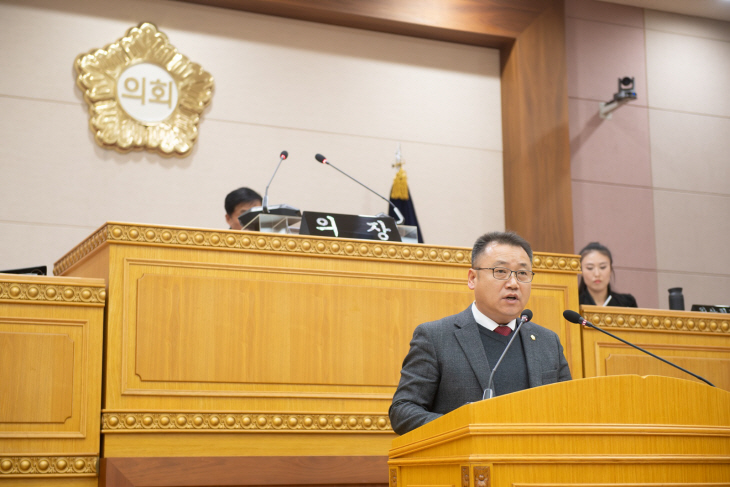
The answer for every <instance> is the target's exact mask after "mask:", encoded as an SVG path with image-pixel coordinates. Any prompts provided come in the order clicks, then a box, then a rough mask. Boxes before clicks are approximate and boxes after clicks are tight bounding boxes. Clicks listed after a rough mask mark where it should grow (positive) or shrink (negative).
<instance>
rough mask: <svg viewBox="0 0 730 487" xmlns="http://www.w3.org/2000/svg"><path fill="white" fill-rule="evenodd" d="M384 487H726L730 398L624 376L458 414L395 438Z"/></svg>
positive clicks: (557, 387) (529, 393)
mask: <svg viewBox="0 0 730 487" xmlns="http://www.w3.org/2000/svg"><path fill="white" fill-rule="evenodd" d="M388 464H389V470H390V476H389V479H390V487H416V486H418V487H423V486H429V487H447V486H448V487H507V486H531V487H533V486H552V487H556V486H561V487H563V486H581V487H585V486H601V487H606V486H632V487H634V486H659V485H662V486H666V485H671V486H675V487H679V486H693V485H695V486H709V485H711V486H721V485H722V486H727V485H730V392H727V391H724V390H722V389H718V388H713V387H710V386H707V385H705V384H701V383H697V382H692V381H687V380H682V379H675V378H668V377H656V376H648V377H639V376H635V375H624V376H614V377H597V378H590V379H581V380H574V381H570V382H561V383H558V384H553V385H548V386H543V387H539V388H536V389H529V390H525V391H521V392H517V393H514V394H509V395H506V396H501V397H497V398H494V399H489V400H487V401H481V402H478V403H473V404H469V405H466V406H463V407H461V408H459V409H457V410H456V411H453V412H451V413H450V414H447V415H445V416H443V417H441V418H439V419H437V420H435V421H433V422H431V423H428V424H426V425H424V426H422V427H420V428H418V429H416V430H414V431H412V432H410V433H408V434H406V435H403V436H401V437H399V438H397V439H395V440H394V441H393V443H392V448H391V450H390V455H389V461H388Z"/></svg>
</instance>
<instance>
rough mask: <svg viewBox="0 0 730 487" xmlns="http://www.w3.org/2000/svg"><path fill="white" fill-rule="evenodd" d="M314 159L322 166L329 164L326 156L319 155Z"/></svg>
mask: <svg viewBox="0 0 730 487" xmlns="http://www.w3.org/2000/svg"><path fill="white" fill-rule="evenodd" d="M314 158H315V159H317V160H318V161H319V162H321V163H322V164H327V158H326V157H325V156H323V155H322V154H317V155H316V156H314Z"/></svg>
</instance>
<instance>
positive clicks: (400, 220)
mask: <svg viewBox="0 0 730 487" xmlns="http://www.w3.org/2000/svg"><path fill="white" fill-rule="evenodd" d="M314 158H315V159H317V160H318V161H319V162H321V163H322V164H326V165H328V166H331V167H332V168H333V169H337V171H339V172H341V173H342V174H344V175H345V176H347V177H348V178H350V179H352V180H353V181H355V182H356V183H357V184H359V185H360V186H362V187H363V188H365V189H367V190H368V191H370V192H371V193H373V194H374V195H376V196H378V197H379V198H382V199H384V200H385V201H387V202H388V204H389V205H390V206H392V207H393V211H395V214H396V215H397V216H398V221H397V222H396V223H397V224H398V225H400V224H401V223H403V220H404V218H403V214H402V213H401V212H400V210H398V207H397V206H395V205H394V204H393V202H392V201H390V200H389V199H387V198H386V197H385V196H383V195H381V194H380V193H378V192H376V191H375V190H373V189H370V188H368V187H367V186H365V185H364V184H363V183H361V182H360V181H358V180H357V179H355V178H353V177H352V176H350V175H349V174H347V173H346V172H344V171H341V170H340V169H338V168H337V167H335V166H333V165H332V163H331V162H330V161H328V160H327V158H326V157H325V156H323V155H322V154H317V155H316V156H314Z"/></svg>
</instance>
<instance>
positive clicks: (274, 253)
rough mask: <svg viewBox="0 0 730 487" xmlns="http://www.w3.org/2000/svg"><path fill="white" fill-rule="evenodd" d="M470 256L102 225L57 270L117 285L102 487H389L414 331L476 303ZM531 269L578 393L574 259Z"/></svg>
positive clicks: (431, 249) (552, 257) (540, 258)
mask: <svg viewBox="0 0 730 487" xmlns="http://www.w3.org/2000/svg"><path fill="white" fill-rule="evenodd" d="M470 254H471V252H470V249H468V248H461V247H459V248H457V247H444V246H429V245H418V244H402V243H387V242H384V243H381V242H377V241H361V240H347V239H335V238H314V237H309V236H300V235H279V234H265V233H248V232H237V231H216V230H209V229H196V228H182V227H170V226H162V225H140V224H127V223H112V222H110V223H107V224H105V225H104V226H102V227H101V228H100V229H99V230H98V231H96V232H95V233H94V234H92V235H91V236H90V237H89V238H88V239H86V240H85V241H84V242H82V243H81V244H79V245H78V246H77V247H76V248H74V249H73V250H71V251H70V252H69V253H68V254H67V255H66V256H64V257H63V258H62V259H61V260H59V261H58V262H57V263H56V266H55V269H54V272H55V273H56V274H57V275H63V276H77V277H101V278H104V279H105V280H106V282H107V287H108V298H107V307H106V334H105V344H104V346H105V357H106V366H105V370H104V375H103V381H104V397H103V409H102V425H101V428H102V429H101V434H102V442H103V452H104V459H103V460H102V477H104V476H105V475H106V477H105V478H103V479H102V481H105V482H106V483H107V485H112V484H113V479H112V477H113V476H114V475H117V476H119V477H124V476H125V475H127V474H126V473H125V472H124V469H125V468H129V469H131V470H130V472H131V471H132V470H133V471H134V472H136V474H135V475H138V476H139V475H146V478H145V479H143V480H139V482H140V483H142V482H144V483H145V485H153V484H154V482H155V480H154V479H155V478H156V476H157V477H160V478H162V477H164V478H166V480H165V481H167V482H169V481H171V479H173V478H174V476H175V475H178V476H181V477H182V476H184V477H185V479H186V481H188V482H191V481H195V482H199V484H200V485H202V484H205V483H208V485H220V484H224V483H225V482H228V481H229V480H230V478H236V479H238V480H239V481H240V482H241V483H242V484H246V483H248V484H261V483H262V481H261V479H260V478H258V477H256V475H253V474H252V473H251V472H253V471H259V472H261V471H264V470H268V471H269V480H268V481H267V483H271V482H274V483H278V484H299V483H310V484H311V483H318V484H332V483H336V484H386V483H388V478H387V469H386V459H387V456H386V455H387V451H388V449H389V447H390V443H391V441H392V440H393V438H395V435H394V433H393V431H392V429H391V428H390V423H389V420H388V417H387V411H388V407H389V405H390V401H391V398H392V394H393V392H394V390H395V386H396V385H397V383H398V379H399V372H400V367H401V362H402V360H403V357H404V356H405V354H406V352H407V351H408V344H409V341H410V338H411V335H412V332H413V329H414V328H415V326H417V325H418V324H419V323H422V322H424V321H429V320H433V319H437V318H440V317H443V316H446V315H449V314H453V313H455V312H458V311H461V310H463V309H464V308H465V307H466V306H468V305H469V303H471V301H472V299H473V294H472V292H471V291H470V290H469V289H468V288H467V286H466V274H467V269H468V268H469V265H470V257H471V255H470ZM534 268H535V271H536V276H535V280H534V281H533V286H532V297H531V299H530V303H529V306H530V307H531V309H532V310H533V311H534V315H535V321H536V322H538V323H540V324H541V325H543V326H546V327H548V328H550V329H552V330H553V331H555V332H556V333H558V335H559V336H560V338H561V340H562V342H563V345H564V346H565V350H566V357H567V359H568V362H569V363H570V366H571V370H574V373H573V375H574V377H581V376H582V364H581V343H580V329H579V328H578V327H575V326H574V325H570V324H568V323H567V322H565V321H564V320H563V319H562V311H563V310H565V309H568V308H571V309H577V307H578V296H577V286H576V274H577V272H578V270H579V263H578V260H577V257H576V256H572V255H558V254H545V253H536V254H535V257H534ZM182 457H194V458H188V459H186V460H184V461H183V459H182ZM125 462H126V463H125ZM181 462H182V463H184V464H185V465H187V466H188V467H187V469H181V468H180V465H181ZM211 462H216V463H215V464H212V463H211ZM196 465H197V466H198V467H200V468H198V469H197V470H196V469H195V468H194V467H195V466H196ZM271 469H273V470H271ZM112 470H113V471H112ZM140 472H142V473H140ZM144 472H147V474H144ZM129 475H132V474H131V473H130V474H129ZM196 475H197V476H199V477H200V478H199V479H198V480H195V479H194V477H195V476H196ZM277 476H279V477H280V478H279V479H278V480H277V479H276V477H277ZM292 476H293V477H294V478H292ZM271 477H274V479H273V480H272V479H271ZM125 481H128V482H131V484H135V482H137V481H136V480H130V479H129V478H127V479H126V480H125ZM186 485H187V484H186Z"/></svg>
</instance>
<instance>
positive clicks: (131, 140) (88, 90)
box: [74, 22, 213, 156]
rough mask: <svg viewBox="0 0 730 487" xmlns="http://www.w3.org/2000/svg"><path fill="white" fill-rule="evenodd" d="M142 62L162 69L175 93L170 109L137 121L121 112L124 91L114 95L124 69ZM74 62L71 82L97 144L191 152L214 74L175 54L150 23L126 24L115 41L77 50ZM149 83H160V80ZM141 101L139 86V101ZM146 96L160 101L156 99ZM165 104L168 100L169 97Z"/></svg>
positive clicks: (123, 148)
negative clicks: (157, 116) (162, 114)
mask: <svg viewBox="0 0 730 487" xmlns="http://www.w3.org/2000/svg"><path fill="white" fill-rule="evenodd" d="M143 63H147V64H151V65H154V66H157V67H159V68H160V69H162V70H163V71H165V72H167V74H168V75H169V79H171V81H170V85H171V86H170V88H169V91H170V93H168V96H169V97H170V99H171V98H172V93H171V92H172V91H173V83H174V91H177V93H178V95H177V102H176V105H175V106H174V109H173V111H172V112H171V114H170V115H169V116H167V118H165V119H164V120H162V121H156V122H141V121H139V120H137V119H136V118H134V117H132V116H131V115H130V114H129V113H127V111H125V109H124V108H123V107H122V100H121V99H120V98H119V96H129V95H119V94H118V83H119V82H120V77H121V76H122V74H123V73H124V71H125V70H127V69H128V68H130V67H133V66H139V65H141V64H143ZM74 67H75V68H76V72H77V73H78V77H77V78H76V84H77V85H78V87H79V88H80V89H81V91H83V92H84V99H85V100H86V103H87V104H88V105H89V116H90V120H89V126H90V128H91V131H92V132H94V138H95V139H96V142H97V143H98V144H99V145H100V146H101V147H104V148H113V149H116V150H117V151H119V152H129V151H130V150H134V149H137V150H140V149H146V150H149V151H153V152H158V153H160V154H162V155H172V154H175V155H179V156H185V155H187V154H189V153H190V151H191V150H192V147H193V145H194V144H195V140H196V138H197V136H198V122H199V121H200V114H201V113H202V112H203V110H204V109H205V107H206V106H207V105H208V104H209V103H210V99H211V97H212V96H213V76H211V75H210V73H208V72H206V71H205V70H203V68H202V67H201V66H200V65H198V64H195V63H193V62H191V61H190V60H188V58H187V57H185V56H183V55H182V54H180V53H179V52H178V51H177V49H176V48H175V47H174V46H173V45H172V44H170V42H169V41H168V39H167V36H166V35H165V34H163V33H162V32H160V31H158V30H157V27H156V26H155V25H154V24H151V23H148V22H143V23H141V24H139V25H138V26H137V27H133V28H131V29H129V30H128V31H127V35H126V36H125V37H122V38H120V39H118V40H117V42H115V43H112V44H109V45H107V46H106V47H105V48H103V49H96V50H93V51H91V52H89V53H88V54H80V55H79V56H77V58H76V60H75V62H74ZM135 83H137V81H135ZM151 83H152V84H160V81H159V80H157V83H153V82H151ZM162 84H163V85H164V83H162ZM157 89H161V88H152V89H150V92H152V93H155V90H157ZM135 90H136V88H135ZM163 93H164V89H163ZM134 98H138V97H134ZM144 100H145V98H144V91H143V96H142V103H144ZM147 101H148V102H149V103H154V102H157V103H159V102H160V100H157V99H152V100H147ZM168 103H172V101H171V100H168Z"/></svg>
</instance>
